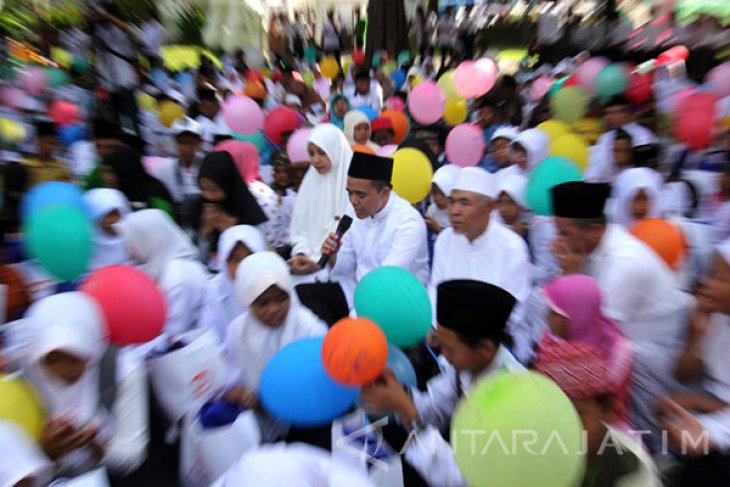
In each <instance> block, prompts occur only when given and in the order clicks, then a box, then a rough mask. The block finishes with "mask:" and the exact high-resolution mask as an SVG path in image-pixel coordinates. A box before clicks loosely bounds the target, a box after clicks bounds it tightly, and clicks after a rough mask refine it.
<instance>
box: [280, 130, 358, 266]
mask: <svg viewBox="0 0 730 487" xmlns="http://www.w3.org/2000/svg"><path fill="white" fill-rule="evenodd" d="M309 142H311V143H312V144H314V145H316V146H317V147H319V148H320V149H322V150H323V151H324V152H325V153H326V154H327V156H328V157H329V159H330V161H331V162H332V169H330V171H329V172H328V173H327V174H319V173H318V172H317V171H316V170H315V169H314V167H310V168H309V170H307V174H305V175H304V179H303V180H302V184H301V186H300V187H299V192H298V193H297V199H296V203H295V204H294V212H293V214H292V219H291V227H290V233H291V241H292V245H293V247H294V248H293V250H292V254H300V253H301V254H304V255H306V256H307V257H309V258H310V259H312V260H313V261H315V262H316V261H317V260H319V258H320V252H319V251H320V248H321V247H322V243H323V242H324V240H325V239H326V238H327V235H328V234H329V233H330V232H332V231H334V230H335V228H336V227H337V221H338V219H339V218H340V217H342V215H344V214H345V213H347V211H348V208H349V200H348V197H347V171H348V170H349V169H350V161H351V160H352V149H351V148H350V144H348V143H347V139H346V138H345V136H344V134H343V133H342V132H341V131H340V129H338V128H337V127H336V126H334V125H332V124H322V125H319V126H317V127H315V128H314V129H313V130H312V134H311V135H310V137H309Z"/></svg>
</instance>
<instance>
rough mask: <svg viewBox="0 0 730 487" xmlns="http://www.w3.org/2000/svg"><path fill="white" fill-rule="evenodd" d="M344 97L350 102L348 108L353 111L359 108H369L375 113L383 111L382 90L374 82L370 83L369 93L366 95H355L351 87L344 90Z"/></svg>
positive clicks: (353, 88)
mask: <svg viewBox="0 0 730 487" xmlns="http://www.w3.org/2000/svg"><path fill="white" fill-rule="evenodd" d="M345 95H346V96H347V99H348V100H350V106H351V107H352V109H353V110H354V109H356V108H360V107H370V108H372V109H373V110H375V112H376V113H380V110H382V109H383V88H382V87H381V86H380V83H378V82H377V81H375V80H373V81H371V82H370V91H368V92H367V94H365V95H363V94H361V93H357V92H356V90H355V87H354V86H352V87H351V88H348V89H345Z"/></svg>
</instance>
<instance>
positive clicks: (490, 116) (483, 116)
mask: <svg viewBox="0 0 730 487" xmlns="http://www.w3.org/2000/svg"><path fill="white" fill-rule="evenodd" d="M492 123H494V110H493V109H492V107H488V106H487V107H482V108H480V109H479V124H480V125H481V126H482V127H486V126H487V125H490V124H492Z"/></svg>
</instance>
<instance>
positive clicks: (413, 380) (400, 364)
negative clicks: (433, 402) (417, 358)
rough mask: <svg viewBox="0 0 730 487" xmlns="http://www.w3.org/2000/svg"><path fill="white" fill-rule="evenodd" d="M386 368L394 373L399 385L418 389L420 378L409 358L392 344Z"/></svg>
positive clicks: (389, 347)
mask: <svg viewBox="0 0 730 487" xmlns="http://www.w3.org/2000/svg"><path fill="white" fill-rule="evenodd" d="M385 366H386V367H387V368H389V369H390V370H392V371H393V373H394V374H395V378H396V379H398V383H400V384H401V385H404V386H407V387H418V377H417V376H416V371H415V369H414V368H413V364H412V363H411V361H410V359H409V358H408V356H407V355H406V354H405V353H404V352H403V350H401V349H400V348H398V347H396V346H395V345H393V344H392V343H389V344H388V361H387V362H386V363H385Z"/></svg>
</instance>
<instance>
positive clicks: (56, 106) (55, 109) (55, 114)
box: [48, 100, 80, 125]
mask: <svg viewBox="0 0 730 487" xmlns="http://www.w3.org/2000/svg"><path fill="white" fill-rule="evenodd" d="M48 118H50V119H51V120H53V123H55V124H56V125H71V124H74V123H78V121H79V118H80V116H79V109H78V107H77V106H76V105H74V104H73V103H69V102H67V101H62V100H55V101H52V102H51V103H50V104H49V105H48Z"/></svg>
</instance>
